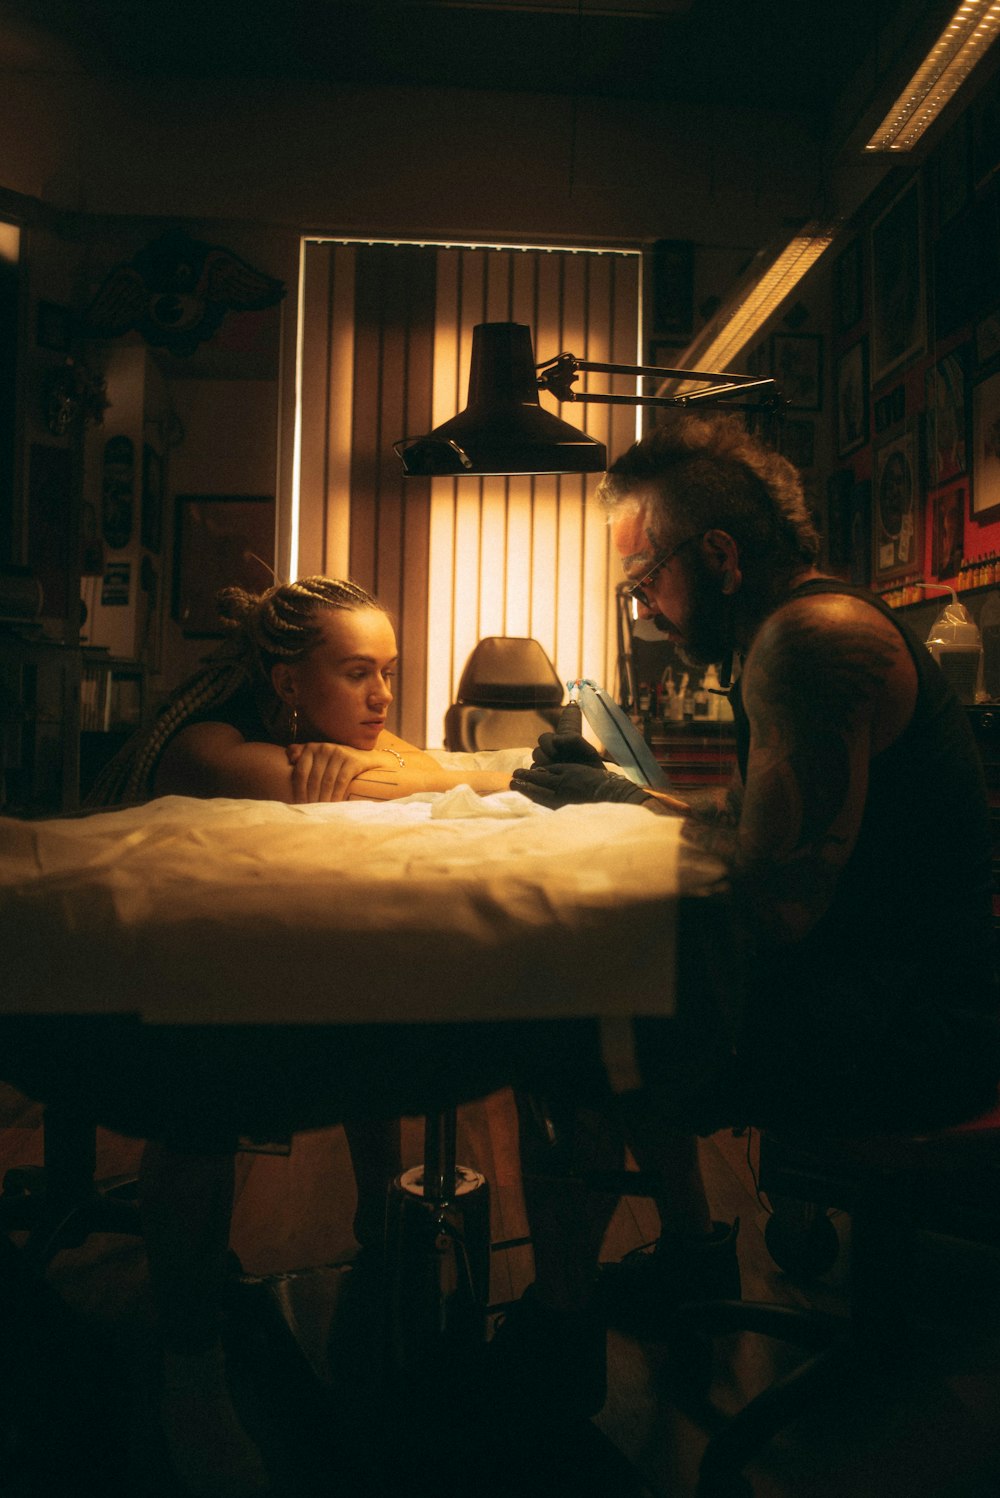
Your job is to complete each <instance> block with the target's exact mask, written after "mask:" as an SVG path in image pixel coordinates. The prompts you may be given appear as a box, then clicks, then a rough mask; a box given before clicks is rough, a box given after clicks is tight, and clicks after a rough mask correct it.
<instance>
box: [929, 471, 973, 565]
mask: <svg viewBox="0 0 1000 1498" xmlns="http://www.w3.org/2000/svg"><path fill="white" fill-rule="evenodd" d="M967 488H968V485H967V484H965V483H961V484H952V485H951V487H950V488H948V489H942V490H941V492H940V494H935V495H934V498H933V499H932V500H931V570H932V571H933V573H934V576H935V577H955V576H956V575H957V573H958V570H959V568H960V567H961V565H962V558H963V557H964V556H965V495H966V490H967Z"/></svg>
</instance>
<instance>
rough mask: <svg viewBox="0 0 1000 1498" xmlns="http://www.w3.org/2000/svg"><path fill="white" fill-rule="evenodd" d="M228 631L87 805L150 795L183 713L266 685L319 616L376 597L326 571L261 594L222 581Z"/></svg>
mask: <svg viewBox="0 0 1000 1498" xmlns="http://www.w3.org/2000/svg"><path fill="white" fill-rule="evenodd" d="M216 601H217V603H218V608H219V615H220V618H221V619H222V623H223V627H224V628H225V629H226V631H227V638H226V639H225V640H224V641H223V643H222V645H220V647H219V649H218V650H216V651H215V652H214V653H213V654H212V655H210V656H209V657H208V658H207V659H206V661H205V664H204V665H203V666H202V668H201V670H200V671H197V672H196V673H195V675H194V676H190V677H189V678H188V679H187V681H185V682H183V683H182V684H181V685H180V686H179V687H178V688H177V690H176V691H175V692H173V693H172V694H171V695H170V696H169V697H168V698H167V700H166V702H164V704H163V706H162V707H161V708H160V710H159V712H158V714H157V716H156V717H155V719H154V720H153V722H152V723H151V724H150V725H149V727H148V728H145V729H140V730H139V731H138V732H137V733H135V734H133V736H132V738H130V739H129V741H128V743H127V744H125V745H124V747H123V748H122V749H121V750H120V751H119V753H118V754H116V755H115V757H114V759H112V760H111V761H110V763H109V764H108V765H107V766H106V767H105V769H104V770H103V771H102V773H101V775H100V776H99V777H98V779H97V781H96V783H95V785H94V787H93V789H92V790H91V791H90V792H89V794H88V796H87V798H86V805H88V806H118V805H121V804H123V803H132V802H137V801H145V800H148V799H149V797H150V796H151V795H152V791H153V779H154V776H155V774H156V768H157V766H158V764H159V762H160V756H161V755H162V753H163V751H164V749H165V748H166V746H167V744H168V743H169V741H170V740H171V739H172V738H173V736H174V734H176V733H178V732H179V731H180V729H181V728H183V726H184V724H185V723H186V722H187V721H188V719H190V718H192V717H194V716H195V714H202V713H204V712H205V710H206V709H207V708H212V707H221V706H222V704H223V703H224V702H228V700H229V698H230V697H232V696H233V695H234V694H235V693H236V692H237V691H239V689H240V688H241V687H243V686H246V685H247V683H252V684H253V685H254V686H255V687H257V688H258V689H260V690H262V691H264V692H265V693H267V692H272V691H273V688H272V686H271V668H272V666H276V665H277V664H278V663H279V662H280V661H293V662H294V661H300V660H302V659H303V657H304V656H306V655H307V654H308V653H309V651H310V650H311V649H312V647H313V645H315V644H316V642H317V640H318V639H319V637H320V634H321V631H322V624H321V619H320V616H321V615H322V614H324V613H326V612H328V611H329V610H331V609H345V610H347V611H349V612H353V611H354V610H357V609H377V608H379V607H380V604H379V603H378V602H377V600H376V599H374V598H373V597H372V596H371V594H370V593H366V592H365V590H364V588H360V587H358V585H357V583H352V582H342V581H340V580H338V579H336V578H332V577H302V578H299V580H298V581H297V582H294V583H278V584H277V585H276V586H275V587H273V588H268V589H267V591H266V592H264V593H247V592H246V591H245V590H244V589H243V588H223V589H222V591H221V592H220V593H219V594H218V595H217V600H216Z"/></svg>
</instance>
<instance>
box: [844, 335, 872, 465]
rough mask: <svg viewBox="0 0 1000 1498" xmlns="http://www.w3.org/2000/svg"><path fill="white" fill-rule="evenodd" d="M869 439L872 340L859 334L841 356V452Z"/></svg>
mask: <svg viewBox="0 0 1000 1498" xmlns="http://www.w3.org/2000/svg"><path fill="white" fill-rule="evenodd" d="M867 441H868V340H867V338H859V339H858V341H857V343H855V344H852V345H851V347H850V348H849V349H848V350H847V351H846V353H843V354H841V356H840V358H839V359H838V360H837V456H838V458H844V457H846V456H847V454H848V453H852V452H854V451H855V449H856V448H859V447H863V446H864V445H865V443H866V442H867Z"/></svg>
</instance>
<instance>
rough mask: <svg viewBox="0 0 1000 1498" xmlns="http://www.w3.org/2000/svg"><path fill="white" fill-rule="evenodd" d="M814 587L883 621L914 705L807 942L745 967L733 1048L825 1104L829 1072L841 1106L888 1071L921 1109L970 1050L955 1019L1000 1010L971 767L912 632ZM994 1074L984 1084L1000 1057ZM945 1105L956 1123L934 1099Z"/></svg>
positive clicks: (814, 590) (861, 592) (982, 810)
mask: <svg viewBox="0 0 1000 1498" xmlns="http://www.w3.org/2000/svg"><path fill="white" fill-rule="evenodd" d="M819 593H836V594H845V595H847V596H849V597H852V598H859V599H861V600H862V601H863V602H864V603H866V604H868V605H869V606H870V607H872V608H874V609H877V610H878V612H879V613H881V614H882V615H883V616H884V617H885V618H887V619H888V620H890V622H891V623H892V625H893V626H894V628H895V629H897V630H898V632H899V634H900V635H901V636H902V638H903V640H904V642H905V644H906V646H907V649H908V650H909V653H910V656H911V658H912V660H913V663H914V667H915V669H916V673H917V696H916V703H915V706H914V710H913V716H912V718H911V720H910V722H909V724H908V725H907V727H906V728H905V729H904V730H903V732H902V733H901V734H900V735H899V737H898V738H897V739H896V740H895V742H894V743H892V744H890V745H889V746H888V747H887V748H886V749H884V750H883V751H882V752H881V753H880V754H878V755H876V756H875V757H874V758H873V759H872V761H871V766H870V772H869V785H868V795H867V798H866V802H865V810H864V815H863V817H862V822H861V828H860V831H859V834H858V839H857V842H856V844H855V847H854V850H853V852H852V854H851V856H850V858H849V859H848V861H847V864H846V865H845V867H844V869H843V870H842V872H841V874H840V878H839V880H838V883H837V889H836V893H835V895H834V898H833V901H832V903H831V905H830V907H829V909H828V910H827V911H826V913H825V914H824V916H823V917H822V918H821V919H820V921H818V922H817V924H816V926H815V927H814V928H813V929H812V931H810V932H809V933H808V935H807V936H806V937H805V938H804V939H803V940H802V941H799V942H796V943H795V944H794V945H793V946H791V947H789V948H786V949H783V950H780V951H778V952H772V953H767V954H761V956H760V957H759V958H758V959H757V960H756V963H755V964H753V965H752V966H751V972H750V978H749V984H748V988H749V994H748V1005H747V1022H746V1025H745V1027H744V1029H745V1034H744V1037H743V1043H742V1049H743V1052H744V1054H745V1056H746V1057H747V1058H752V1062H753V1066H754V1067H756V1068H757V1069H758V1070H759V1071H764V1070H766V1071H768V1072H769V1073H770V1074H771V1077H770V1080H771V1084H772V1087H773V1085H777V1086H778V1087H779V1090H780V1088H782V1087H785V1088H787V1086H788V1083H789V1070H790V1069H791V1070H792V1071H794V1072H796V1077H795V1082H796V1083H798V1084H800V1085H801V1084H802V1083H803V1082H805V1083H806V1086H807V1089H809V1090H811V1091H812V1097H813V1101H814V1102H816V1104H817V1106H818V1107H819V1108H820V1109H821V1110H825V1109H826V1108H828V1106H829V1104H830V1099H829V1097H827V1101H826V1102H825V1103H824V1102H822V1101H820V1099H821V1098H822V1097H824V1096H826V1095H827V1092H828V1089H827V1088H824V1087H823V1086H822V1085H819V1086H817V1083H818V1082H820V1081H821V1079H822V1078H823V1076H824V1074H825V1078H826V1080H827V1081H828V1082H830V1083H831V1084H832V1085H833V1086H834V1088H835V1091H836V1093H837V1096H838V1098H839V1100H840V1101H841V1102H842V1103H843V1104H844V1105H845V1107H849V1105H850V1100H849V1099H847V1098H845V1096H844V1093H845V1091H847V1090H850V1089H855V1090H857V1091H858V1092H859V1093H862V1094H863V1093H864V1092H865V1089H867V1090H868V1092H869V1093H870V1091H871V1089H872V1088H873V1087H874V1086H875V1085H876V1078H878V1077H881V1078H882V1079H884V1081H885V1082H886V1083H887V1084H888V1083H890V1080H891V1077H895V1078H896V1081H895V1087H896V1089H897V1091H898V1090H900V1089H902V1091H903V1092H904V1093H905V1094H906V1096H907V1100H908V1102H916V1101H919V1099H915V1098H914V1096H913V1092H914V1089H915V1088H919V1089H922V1091H923V1092H924V1093H925V1094H926V1093H928V1091H929V1090H934V1089H935V1088H936V1086H937V1083H936V1081H935V1076H936V1074H937V1073H942V1072H947V1070H948V1069H949V1067H950V1068H951V1070H952V1073H953V1080H954V1081H955V1082H956V1083H957V1084H958V1083H960V1079H959V1077H958V1072H957V1071H956V1068H958V1070H959V1071H960V1070H961V1068H962V1066H964V1064H965V1062H964V1060H963V1059H962V1057H957V1056H956V1051H955V1047H956V1045H957V1046H958V1048H959V1050H960V1051H962V1053H963V1056H964V1055H965V1050H967V1049H968V1047H970V1046H974V1045H976V1044H978V1043H979V1042H977V1041H976V1040H975V1039H974V1038H973V1037H974V1034H975V1033H977V1029H976V1025H975V1023H973V1024H972V1025H971V1027H970V1026H968V1025H965V1024H964V1023H963V1021H962V1018H961V1017H962V1016H969V1015H973V1016H975V1015H980V1016H982V1015H990V1016H992V1015H994V1014H995V1011H996V984H995V976H994V971H993V938H992V895H991V886H992V875H991V849H990V830H989V812H988V803H987V797H986V787H985V782H984V777H983V770H982V764H981V761H980V758H979V754H978V751H977V749H976V744H975V740H974V738H973V735H972V731H971V728H970V726H969V722H968V717H967V714H966V712H965V709H964V708H963V707H962V705H961V703H960V702H959V701H958V699H957V697H956V696H955V694H954V692H953V691H952V688H951V687H950V685H949V684H948V682H947V681H946V680H945V678H944V676H943V675H942V673H941V671H940V670H939V668H938V666H937V663H936V662H935V661H934V660H933V658H932V657H931V655H930V652H929V651H928V650H927V648H926V646H925V645H924V644H923V643H922V642H921V641H920V640H919V639H918V638H917V636H916V635H915V634H914V633H913V632H912V630H910V629H909V628H908V626H907V625H905V624H904V623H903V622H902V621H901V620H899V619H897V618H896V617H895V615H894V614H893V613H892V612H891V610H889V609H888V608H886V607H885V605H884V604H882V603H881V602H880V601H879V600H878V599H877V598H875V597H873V596H872V595H871V594H870V593H868V592H867V591H866V590H865V589H863V588H857V587H854V586H852V585H850V584H847V583H841V582H839V581H838V580H836V579H833V578H820V579H816V580H814V581H812V582H808V583H804V584H802V585H801V586H800V587H798V588H796V589H795V591H794V593H793V594H792V597H796V598H798V597H809V596H812V595H814V594H819ZM730 700H731V701H732V705H733V715H734V720H735V721H734V729H735V735H736V754H737V763H738V765H739V769H740V774H741V775H742V776H744V777H745V775H746V766H747V756H748V751H749V742H750V725H749V721H748V719H747V715H746V712H745V710H744V708H743V703H742V698H741V694H740V691H739V682H738V681H737V683H736V684H735V685H734V688H733V690H732V692H731V694H730ZM980 1029H981V1027H980ZM984 1033H986V1032H984ZM994 1033H995V1032H994V1030H993V1028H992V1025H991V1026H990V1027H989V1029H988V1035H989V1036H990V1037H992V1036H993V1035H994ZM956 1036H959V1039H958V1040H956ZM961 1037H966V1038H965V1039H962V1038H961ZM983 1043H984V1044H987V1042H985V1041H984V1042H983ZM988 1044H989V1045H993V1044H994V1043H993V1041H992V1039H991V1040H990V1041H989V1042H988ZM907 1047H911V1048H915V1051H916V1052H917V1053H919V1054H918V1055H914V1056H910V1055H908V1052H907ZM963 1047H964V1048H965V1049H964V1050H963ZM935 1051H936V1052H937V1054H936V1055H935V1054H934V1053H935ZM994 1052H995V1046H994ZM796 1058H799V1060H801V1062H803V1063H804V1070H803V1067H802V1066H801V1065H800V1064H799V1061H798V1060H797V1059H796ZM983 1061H984V1063H985V1061H986V1053H985V1052H984V1053H983ZM775 1062H777V1071H775ZM990 1068H993V1070H992V1076H993V1080H994V1084H995V1081H996V1075H997V1073H996V1069H995V1068H996V1060H995V1054H994V1055H993V1057H992V1059H991V1060H990V1061H989V1065H988V1066H987V1068H986V1069H987V1071H988V1070H989V1069H990ZM807 1073H811V1074H812V1078H811V1080H809V1078H808V1076H807V1075H806V1074H807ZM925 1073H926V1074H925ZM782 1077H783V1079H784V1080H783V1081H782V1080H781V1079H782ZM918 1078H921V1079H922V1080H919V1081H918ZM758 1080H760V1081H761V1082H763V1076H760V1077H759V1078H758ZM961 1085H963V1086H964V1085H965V1084H964V1083H963V1084H961ZM792 1090H793V1091H794V1092H795V1093H796V1094H798V1093H799V1086H793V1089H792ZM981 1090H982V1088H981V1087H980V1091H981ZM987 1090H988V1088H987ZM855 1101H856V1102H858V1103H859V1104H863V1103H864V1098H863V1097H861V1096H859V1097H858V1098H857V1099H855ZM871 1101H872V1099H871V1098H870V1097H869V1098H868V1102H869V1103H871ZM928 1101H929V1102H930V1101H931V1100H928ZM801 1102H802V1097H801V1096H799V1097H798V1101H797V1103H796V1109H795V1110H793V1111H797V1113H798V1114H801V1107H800V1106H799V1105H800V1104H801ZM899 1104H900V1098H899V1097H898V1096H897V1097H895V1101H894V1104H893V1106H895V1107H896V1108H897V1111H898V1107H899ZM949 1109H950V1112H951V1115H952V1116H957V1115H956V1112H955V1108H954V1106H953V1105H952V1104H951V1103H949V1102H945V1103H944V1104H943V1111H944V1112H945V1113H948V1112H949ZM772 1111H773V1110H772ZM963 1111H965V1110H963V1109H961V1108H959V1110H958V1112H959V1113H961V1112H963ZM931 1115H932V1117H933V1116H936V1115H935V1114H934V1109H933V1107H932V1108H931Z"/></svg>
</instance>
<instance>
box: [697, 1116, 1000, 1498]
mask: <svg viewBox="0 0 1000 1498" xmlns="http://www.w3.org/2000/svg"><path fill="white" fill-rule="evenodd" d="M760 1184H761V1188H762V1189H763V1190H765V1191H767V1192H768V1194H769V1196H770V1195H771V1193H773V1194H774V1197H775V1198H777V1200H778V1202H779V1207H778V1211H777V1213H776V1215H775V1217H774V1218H773V1219H772V1221H771V1224H770V1225H769V1228H768V1230H767V1233H766V1241H767V1245H768V1249H769V1251H770V1252H771V1253H772V1256H773V1257H775V1258H776V1260H777V1261H778V1262H779V1263H780V1264H781V1265H782V1267H785V1268H787V1269H788V1270H789V1272H790V1273H818V1272H821V1271H822V1270H823V1269H825V1268H829V1267H830V1265H831V1264H832V1262H833V1258H834V1257H835V1255H836V1249H837V1245H838V1239H837V1235H836V1232H835V1230H834V1228H833V1226H832V1224H831V1223H830V1222H829V1220H828V1218H827V1216H826V1208H827V1207H830V1206H841V1207H843V1208H845V1209H846V1210H847V1211H848V1212H849V1213H850V1218H851V1231H850V1244H849V1255H850V1258H849V1313H848V1315H847V1316H846V1317H841V1316H831V1315H827V1314H825V1313H821V1312H818V1311H814V1310H809V1309H806V1308H804V1307H801V1306H792V1305H778V1304H773V1303H766V1302H752V1301H703V1302H692V1303H691V1304H689V1305H687V1306H683V1307H680V1308H679V1311H678V1314H677V1332H678V1335H679V1338H680V1342H681V1345H682V1347H686V1348H687V1350H688V1351H689V1352H692V1353H693V1355H692V1357H691V1358H690V1359H688V1360H685V1361H686V1362H687V1364H688V1366H690V1367H697V1366H698V1359H697V1354H696V1352H693V1349H696V1348H697V1346H698V1342H699V1339H700V1338H702V1337H703V1336H704V1335H705V1334H708V1335H709V1336H713V1337H714V1336H726V1335H731V1334H733V1333H738V1332H754V1333H759V1334H761V1335H764V1336H768V1337H774V1338H777V1339H779V1340H781V1341H785V1342H788V1343H790V1344H791V1345H793V1346H800V1347H802V1348H803V1349H805V1350H806V1352H807V1353H808V1354H809V1356H808V1357H807V1358H806V1359H805V1361H803V1362H802V1363H801V1364H799V1365H798V1366H797V1367H795V1368H793V1369H792V1371H791V1372H790V1373H788V1374H787V1375H785V1376H784V1377H781V1378H779V1379H777V1380H776V1381H775V1382H774V1383H773V1384H771V1385H770V1386H768V1387H767V1388H766V1389H764V1390H763V1391H762V1392H761V1393H760V1394H758V1395H756V1396H755V1397H754V1398H753V1399H751V1400H750V1401H749V1403H748V1404H746V1405H745V1406H744V1408H743V1409H742V1410H740V1411H739V1413H738V1414H736V1415H734V1416H732V1417H731V1418H730V1419H728V1420H727V1421H725V1422H724V1423H722V1424H721V1425H719V1426H718V1428H717V1429H715V1430H714V1433H713V1434H712V1435H711V1436H710V1439H709V1443H708V1446H707V1448H706V1450H705V1453H704V1456H703V1459H702V1462H701V1467H700V1470H699V1482H698V1489H697V1492H698V1498H737V1495H743V1494H747V1493H751V1492H752V1488H751V1486H750V1485H749V1484H748V1483H747V1481H746V1480H745V1478H744V1477H743V1476H742V1473H741V1469H742V1468H743V1467H744V1466H745V1464H746V1463H747V1462H748V1461H750V1460H751V1459H752V1458H753V1456H754V1455H755V1454H756V1453H757V1452H758V1451H759V1450H761V1449H762V1448H763V1447H764V1446H765V1445H766V1443H767V1442H768V1441H769V1440H771V1438H772V1437H773V1436H775V1435H777V1433H778V1432H779V1431H780V1430H782V1429H783V1428H784V1427H785V1426H787V1425H790V1424H791V1423H792V1421H793V1420H795V1419H796V1417H797V1416H798V1415H799V1414H801V1413H803V1412H804V1411H805V1410H807V1409H808V1408H810V1407H813V1406H815V1405H816V1404H818V1403H819V1402H820V1401H821V1400H822V1398H823V1396H824V1394H825V1393H826V1392H827V1391H828V1390H829V1389H831V1388H833V1387H837V1386H841V1387H847V1386H848V1384H849V1381H850V1380H852V1379H854V1378H855V1377H857V1376H858V1375H859V1374H861V1373H864V1372H867V1371H869V1370H871V1369H875V1370H878V1369H880V1368H882V1367H884V1366H886V1365H887V1364H889V1363H890V1361H891V1360H892V1359H893V1358H894V1357H897V1356H899V1354H900V1353H902V1352H905V1350H906V1349H907V1348H908V1347H909V1346H910V1345H911V1342H910V1341H909V1340H908V1334H909V1333H910V1332H911V1331H912V1330H913V1324H914V1320H915V1304H916V1303H917V1302H916V1297H915V1296H914V1295H913V1294H912V1292H911V1286H912V1283H913V1280H912V1272H913V1269H914V1265H915V1257H916V1256H915V1250H916V1247H917V1242H918V1236H919V1234H920V1232H922V1231H926V1230H931V1231H938V1232H947V1233H948V1234H950V1235H951V1236H953V1237H959V1238H967V1239H969V1240H971V1241H978V1242H986V1243H992V1244H998V1243H1000V1189H998V1188H1000V1101H998V1104H997V1105H996V1106H995V1107H994V1108H992V1109H991V1110H990V1111H989V1112H988V1113H985V1114H983V1115H982V1116H980V1117H979V1118H976V1119H974V1120H972V1121H971V1122H969V1123H965V1124H960V1125H956V1126H954V1127H952V1128H948V1129H943V1130H941V1131H939V1132H936V1133H933V1134H928V1135H923V1136H910V1135H886V1136H883V1137H876V1138H873V1139H867V1140H853V1139H850V1140H845V1139H833V1140H815V1139H803V1138H795V1139H793V1138H790V1137H787V1136H778V1135H776V1134H765V1135H764V1136H763V1138H762V1143H761V1167H760ZM789 1201H798V1202H806V1203H811V1205H812V1206H813V1207H814V1208H815V1211H814V1212H813V1213H812V1214H809V1213H806V1214H801V1213H800V1214H796V1213H795V1212H794V1211H789V1209H788V1206H787V1203H788V1202H789ZM776 1224H777V1225H776ZM701 1371H702V1373H703V1374H704V1373H707V1369H705V1368H704V1367H702V1369H701ZM701 1414H702V1416H703V1417H705V1418H706V1423H710V1424H711V1425H713V1426H714V1425H718V1420H717V1417H716V1413H715V1412H714V1411H713V1410H712V1408H711V1406H710V1405H707V1404H703V1405H702V1409H701ZM696 1418H697V1415H696Z"/></svg>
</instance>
